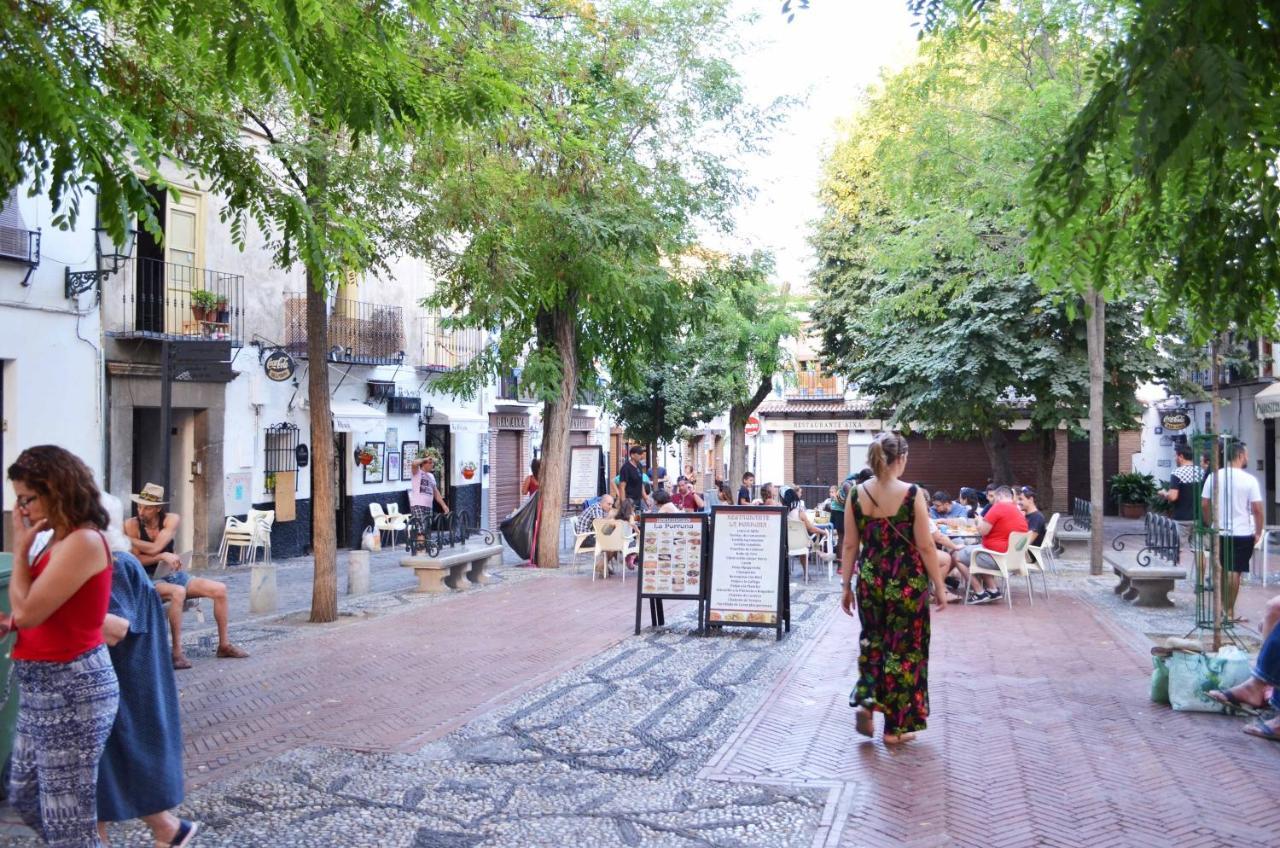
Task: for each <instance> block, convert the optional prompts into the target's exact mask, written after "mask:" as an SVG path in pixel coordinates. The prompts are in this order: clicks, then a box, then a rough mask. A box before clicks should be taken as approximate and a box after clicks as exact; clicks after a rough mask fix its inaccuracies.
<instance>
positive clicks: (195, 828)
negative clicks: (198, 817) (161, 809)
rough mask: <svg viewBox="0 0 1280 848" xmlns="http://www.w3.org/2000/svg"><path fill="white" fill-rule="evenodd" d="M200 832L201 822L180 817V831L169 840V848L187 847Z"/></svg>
mask: <svg viewBox="0 0 1280 848" xmlns="http://www.w3.org/2000/svg"><path fill="white" fill-rule="evenodd" d="M199 832H200V822H198V821H187V820H186V819H178V831H177V833H175V834H174V835H173V839H172V840H171V841H170V842H169V848H187V846H188V845H190V844H191V840H193V839H195V838H196V834H197V833H199Z"/></svg>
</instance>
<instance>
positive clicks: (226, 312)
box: [215, 293, 231, 324]
mask: <svg viewBox="0 0 1280 848" xmlns="http://www.w3.org/2000/svg"><path fill="white" fill-rule="evenodd" d="M229 303H230V300H229V299H228V298H227V296H226V295H225V294H221V293H219V294H218V305H217V308H216V310H215V311H216V312H217V315H216V318H217V321H218V323H219V324H229V323H230V322H231V310H230V308H229Z"/></svg>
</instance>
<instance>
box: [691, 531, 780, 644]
mask: <svg viewBox="0 0 1280 848" xmlns="http://www.w3.org/2000/svg"><path fill="white" fill-rule="evenodd" d="M711 520H712V538H713V539H714V540H715V544H714V545H713V546H712V551H711V568H710V576H709V578H708V579H709V580H710V581H711V586H710V597H709V603H708V616H707V617H708V621H709V622H711V623H714V624H744V625H755V626H774V625H776V624H778V621H779V616H780V615H782V614H783V611H782V610H781V609H779V605H780V603H781V601H780V597H781V596H780V593H779V591H778V588H779V577H780V573H781V548H782V528H783V515H782V510H780V509H778V510H773V509H770V508H767V507H716V508H715V509H714V510H713V511H712V519H711Z"/></svg>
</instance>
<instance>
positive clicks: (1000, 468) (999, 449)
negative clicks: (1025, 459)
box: [982, 427, 1014, 486]
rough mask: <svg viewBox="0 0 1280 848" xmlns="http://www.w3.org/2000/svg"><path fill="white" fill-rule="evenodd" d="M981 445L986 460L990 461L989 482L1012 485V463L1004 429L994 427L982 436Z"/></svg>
mask: <svg viewBox="0 0 1280 848" xmlns="http://www.w3.org/2000/svg"><path fill="white" fill-rule="evenodd" d="M982 446H983V447H985V448H986V449H987V460H988V461H989V462H990V463H991V482H993V483H995V484H997V485H1001V486H1012V485H1013V482H1014V480H1013V465H1012V464H1011V463H1010V462H1009V439H1008V437H1006V436H1005V434H1004V430H1002V429H1000V428H999V427H994V428H992V429H991V430H989V431H987V434H986V435H984V436H983V437H982Z"/></svg>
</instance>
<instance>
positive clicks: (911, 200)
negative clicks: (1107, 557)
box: [814, 0, 1165, 436]
mask: <svg viewBox="0 0 1280 848" xmlns="http://www.w3.org/2000/svg"><path fill="white" fill-rule="evenodd" d="M988 12H989V14H988V15H987V16H986V20H985V21H984V23H983V24H982V25H981V26H979V27H976V28H969V29H961V30H946V31H943V32H941V33H940V34H938V35H936V36H931V37H929V38H927V39H926V40H925V41H924V42H922V45H921V59H920V61H919V62H918V63H917V64H915V65H913V66H910V67H908V68H906V69H905V70H903V71H901V72H900V73H897V74H895V75H893V76H891V77H889V78H887V79H886V80H885V81H884V84H883V87H882V89H881V90H880V91H878V92H876V93H875V94H874V95H873V96H872V97H871V98H870V99H869V101H868V103H867V105H866V107H865V109H864V110H863V111H862V113H861V114H860V115H859V116H858V117H857V118H856V119H855V121H854V122H853V123H852V124H851V125H850V128H849V129H848V131H847V132H846V135H845V136H844V137H843V138H842V140H841V141H840V142H839V144H838V145H837V147H836V149H835V150H834V152H833V154H832V156H831V158H830V160H829V161H828V163H827V177H826V180H825V183H824V186H823V193H822V199H823V202H824V206H825V210H826V213H825V215H824V218H823V220H822V221H821V223H820V225H819V228H818V230H817V233H816V235H815V237H814V244H815V247H816V249H817V252H818V255H819V268H818V271H817V273H816V275H815V281H814V282H815V288H816V293H817V298H816V300H817V303H819V304H821V308H820V309H817V310H816V311H815V326H816V328H817V330H818V331H819V333H820V335H821V338H822V343H823V344H822V347H823V357H824V365H825V366H826V367H827V368H828V370H830V371H832V372H833V373H839V374H843V375H845V376H846V377H848V378H849V380H850V381H851V383H853V384H855V385H856V386H857V387H858V389H859V390H860V391H862V392H863V393H865V394H867V395H869V396H872V397H874V398H876V399H877V401H878V402H880V403H882V404H883V405H884V406H885V407H886V408H891V409H893V411H894V412H893V418H894V421H895V423H897V424H899V425H902V426H914V427H918V428H920V429H922V430H924V431H925V432H927V433H948V434H950V435H953V436H981V435H983V434H986V433H988V432H991V431H992V430H994V429H998V428H1001V427H1004V426H1007V425H1008V424H1009V423H1011V422H1012V421H1013V420H1015V419H1017V418H1022V417H1030V419H1031V421H1032V425H1033V431H1035V430H1054V429H1056V428H1058V427H1060V426H1068V427H1070V428H1072V429H1077V422H1078V421H1079V420H1080V419H1081V418H1083V417H1085V415H1086V412H1087V397H1088V382H1089V379H1088V378H1089V375H1088V364H1087V363H1088V360H1087V345H1086V339H1085V327H1084V322H1083V320H1082V303H1081V300H1080V298H1079V297H1078V295H1076V294H1075V293H1074V292H1072V291H1070V290H1064V288H1063V286H1062V285H1060V284H1059V282H1058V280H1057V279H1056V278H1054V277H1052V276H1046V275H1044V274H1039V273H1034V272H1033V271H1032V270H1031V261H1030V259H1031V256H1030V248H1029V244H1028V233H1029V230H1030V227H1031V223H1032V220H1031V211H1032V210H1031V207H1030V206H1029V204H1028V199H1029V196H1030V181H1029V176H1030V173H1031V168H1032V163H1033V162H1034V161H1035V159H1036V157H1037V155H1038V153H1039V151H1040V150H1042V149H1043V148H1044V146H1045V145H1046V144H1048V143H1049V141H1050V139H1052V138H1053V137H1054V134H1055V132H1056V130H1057V129H1058V128H1061V127H1063V126H1065V125H1066V124H1067V122H1068V120H1069V119H1070V117H1071V115H1072V114H1074V112H1075V110H1076V108H1077V107H1078V105H1079V103H1080V102H1081V101H1082V98H1083V96H1084V95H1083V92H1084V91H1085V89H1086V82H1085V77H1084V74H1085V71H1084V69H1083V65H1084V62H1083V59H1084V58H1085V57H1087V56H1088V55H1090V53H1091V51H1092V50H1093V47H1094V44H1093V37H1094V33H1095V32H1096V28H1097V25H1098V20H1099V16H1100V15H1101V11H1100V10H1098V9H1096V8H1091V7H1089V6H1088V5H1087V4H1078V3H1074V2H1067V0H1046V2H1039V3H1023V4H1021V5H1020V6H1019V7H1018V8H1017V9H995V10H988ZM1141 307H1142V302H1141V301H1140V300H1139V299H1137V298H1132V299H1130V300H1126V301H1123V302H1119V303H1117V304H1115V306H1114V308H1111V309H1108V310H1107V337H1108V351H1107V381H1106V387H1105V392H1106V395H1105V407H1106V415H1107V423H1108V425H1109V426H1110V427H1112V428H1124V427H1129V426H1132V422H1133V420H1134V418H1135V417H1136V415H1137V414H1138V413H1139V411H1140V408H1139V407H1138V406H1137V402H1136V401H1135V399H1134V389H1135V388H1136V386H1137V384H1138V383H1139V382H1140V381H1142V380H1145V379H1151V378H1153V377H1157V376H1162V375H1163V373H1164V370H1165V369H1164V363H1163V362H1162V361H1161V357H1160V352H1159V350H1158V349H1157V348H1156V347H1155V346H1154V345H1153V340H1152V339H1150V338H1148V336H1147V334H1146V333H1145V332H1144V331H1143V328H1142V326H1141V324H1140V321H1139V319H1140V316H1141V311H1142V308H1141Z"/></svg>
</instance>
